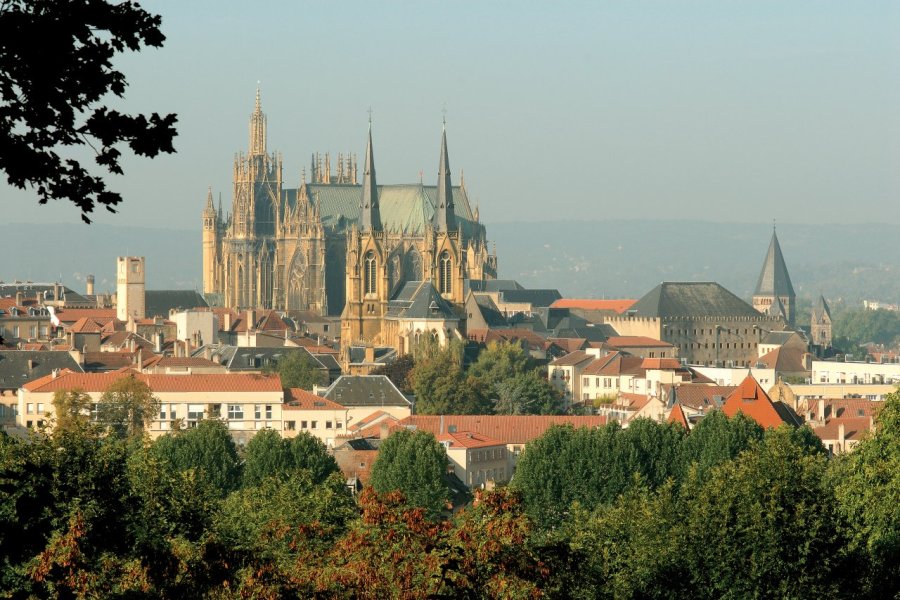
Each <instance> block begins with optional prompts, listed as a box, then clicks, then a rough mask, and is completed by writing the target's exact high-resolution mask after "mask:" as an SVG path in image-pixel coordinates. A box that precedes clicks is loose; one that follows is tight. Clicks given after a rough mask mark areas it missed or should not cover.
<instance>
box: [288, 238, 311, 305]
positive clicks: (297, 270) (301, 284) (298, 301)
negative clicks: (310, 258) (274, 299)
mask: <svg viewBox="0 0 900 600" xmlns="http://www.w3.org/2000/svg"><path fill="white" fill-rule="evenodd" d="M308 273H309V269H308V268H307V261H306V253H305V252H303V249H298V250H297V251H296V252H295V253H294V259H293V260H292V261H291V270H290V272H289V274H288V290H289V292H288V295H289V297H288V306H289V307H290V308H292V309H294V310H306V309H307V306H308V302H309V293H308V292H309V286H308V277H307V274H308Z"/></svg>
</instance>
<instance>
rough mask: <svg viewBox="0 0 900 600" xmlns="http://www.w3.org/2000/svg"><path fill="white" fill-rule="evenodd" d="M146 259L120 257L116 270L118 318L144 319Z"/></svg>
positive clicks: (125, 319)
mask: <svg viewBox="0 0 900 600" xmlns="http://www.w3.org/2000/svg"><path fill="white" fill-rule="evenodd" d="M144 289H145V288H144V257H143V256H120V257H119V258H118V265H117V268H116V318H117V319H119V320H120V321H127V320H128V317H133V318H135V319H143V318H144V316H145V315H144V310H145V309H144Z"/></svg>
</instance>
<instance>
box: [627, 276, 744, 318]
mask: <svg viewBox="0 0 900 600" xmlns="http://www.w3.org/2000/svg"><path fill="white" fill-rule="evenodd" d="M625 314H626V315H632V314H633V315H634V316H638V317H651V318H653V317H660V318H680V317H681V318H693V317H759V316H760V315H759V312H757V311H756V310H755V309H754V308H753V307H752V306H750V305H749V304H747V303H746V302H744V301H743V300H741V299H740V298H738V297H737V296H735V295H734V294H732V293H731V292H729V291H728V290H726V289H725V288H724V287H722V286H721V285H719V284H718V283H715V282H702V283H695V282H665V283H661V284H659V285H658V286H656V287H655V288H653V289H652V290H650V291H649V292H647V293H646V294H645V295H644V297H643V298H641V299H640V300H638V301H637V302H635V303H634V304H633V305H632V307H631V308H630V309H628V311H626V313H625Z"/></svg>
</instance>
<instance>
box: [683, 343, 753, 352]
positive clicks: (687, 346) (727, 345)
mask: <svg viewBox="0 0 900 600" xmlns="http://www.w3.org/2000/svg"><path fill="white" fill-rule="evenodd" d="M758 345H759V344H757V343H756V342H753V343H750V342H747V346H746V348H748V349H749V348H756V347H757V346H758ZM710 346H711V347H712V348H715V347H716V343H715V342H713V343H712V344H711V345H710V343H709V342H704V343H703V345H702V347H703V348H706V349H709V348H710ZM679 347H680V348H681V349H682V350H699V349H700V347H701V344H700V343H699V342H697V343H694V342H691V343H688V344H679ZM740 347H741V348H744V347H745V346H744V343H743V342H741V345H740ZM719 348H726V349H731V348H734V349H735V350H737V348H738V343H737V342H734V343H732V342H725V343H724V344H723V343H722V342H719Z"/></svg>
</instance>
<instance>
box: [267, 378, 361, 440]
mask: <svg viewBox="0 0 900 600" xmlns="http://www.w3.org/2000/svg"><path fill="white" fill-rule="evenodd" d="M282 415H283V417H284V427H283V428H282V431H283V433H282V435H283V436H284V437H286V438H290V437H295V436H296V435H297V434H298V433H302V432H306V433H309V434H310V435H312V436H314V437H317V438H319V440H321V441H322V443H323V444H325V446H327V447H328V448H334V446H335V439H336V438H338V437H340V436H343V435H345V434H346V432H347V424H348V423H349V421H350V409H349V408H347V407H346V406H343V405H341V404H338V403H337V402H332V401H331V400H329V399H327V398H323V397H322V396H317V395H316V394H313V393H312V392H308V391H306V390H301V389H298V388H290V389H287V390H285V393H284V406H283V407H282Z"/></svg>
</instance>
